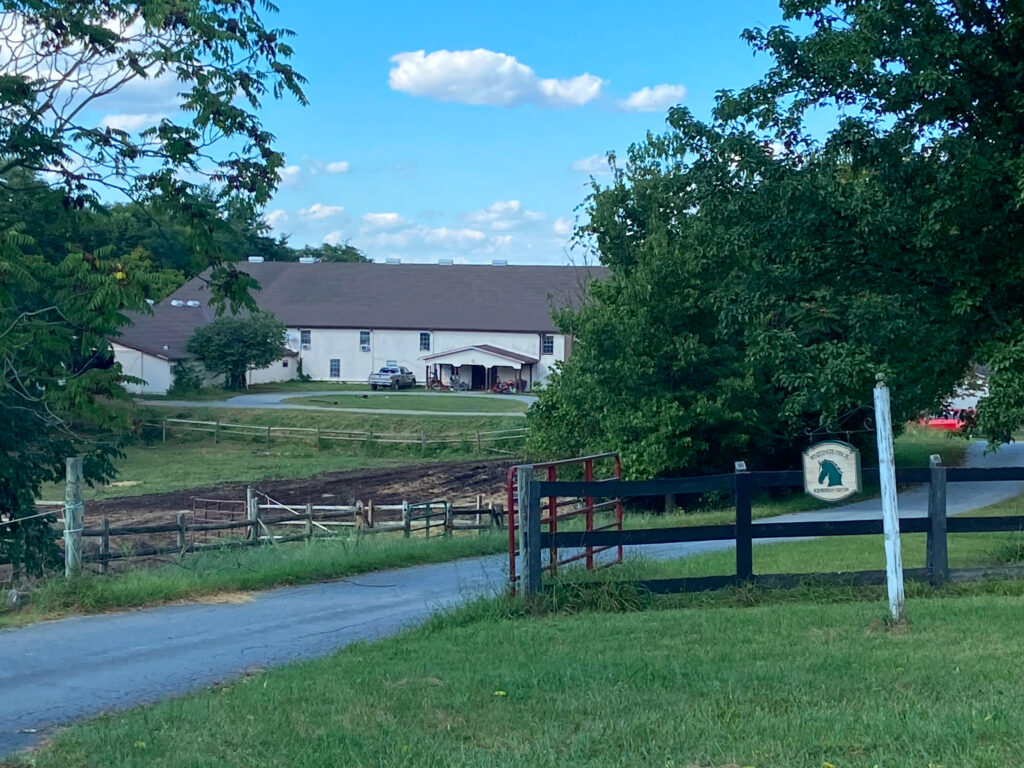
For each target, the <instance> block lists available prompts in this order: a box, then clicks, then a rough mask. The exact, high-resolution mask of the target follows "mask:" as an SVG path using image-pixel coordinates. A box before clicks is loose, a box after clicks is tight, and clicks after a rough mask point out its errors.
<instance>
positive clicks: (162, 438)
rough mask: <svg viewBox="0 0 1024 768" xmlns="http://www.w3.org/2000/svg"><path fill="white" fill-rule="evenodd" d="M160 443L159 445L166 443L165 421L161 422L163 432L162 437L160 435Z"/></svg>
mask: <svg viewBox="0 0 1024 768" xmlns="http://www.w3.org/2000/svg"><path fill="white" fill-rule="evenodd" d="M160 442H161V443H166V442H167V419H164V420H163V432H162V435H161V438H160Z"/></svg>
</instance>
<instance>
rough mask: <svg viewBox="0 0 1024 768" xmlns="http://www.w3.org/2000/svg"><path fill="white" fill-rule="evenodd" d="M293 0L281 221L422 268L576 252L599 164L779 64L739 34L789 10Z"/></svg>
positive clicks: (279, 130) (280, 131)
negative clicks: (677, 110) (573, 226)
mask: <svg viewBox="0 0 1024 768" xmlns="http://www.w3.org/2000/svg"><path fill="white" fill-rule="evenodd" d="M280 5H281V12H280V13H279V14H276V15H273V16H270V17H269V19H268V21H270V23H272V24H274V25H277V26H281V27H287V28H290V29H292V30H294V31H295V33H296V37H295V39H294V41H293V44H294V47H295V50H296V56H295V58H294V64H295V67H296V68H297V69H298V70H299V71H300V72H302V73H303V74H304V75H305V76H306V77H307V78H308V79H309V83H308V85H307V88H306V92H307V95H308V97H309V100H310V105H309V106H308V107H300V106H299V105H297V104H295V103H294V102H292V101H284V102H280V103H271V104H268V105H266V107H265V108H264V110H263V112H262V115H263V119H264V124H265V126H266V127H267V129H268V130H270V131H271V132H272V133H274V134H275V135H276V136H277V138H278V146H279V148H280V149H281V150H282V151H283V152H284V153H285V154H286V157H287V165H288V168H287V173H286V175H285V179H284V181H283V184H282V186H281V188H280V190H279V191H278V193H277V195H276V197H275V199H274V200H273V202H272V203H271V204H270V205H269V206H268V207H267V212H268V218H269V220H270V221H272V222H273V227H274V231H275V232H277V233H279V234H285V233H287V234H289V235H290V238H291V242H292V243H293V244H295V245H301V244H305V243H314V244H316V243H320V242H323V241H324V240H325V239H326V240H327V241H328V242H346V241H347V242H351V243H352V244H353V245H356V246H357V247H359V248H361V249H363V250H364V252H366V254H367V255H368V256H370V257H371V258H373V259H375V260H383V259H385V258H387V257H399V258H401V259H402V260H403V261H417V262H430V261H436V260H437V259H438V258H454V259H456V261H459V262H463V261H464V262H468V263H487V262H489V261H490V260H492V259H507V260H508V261H509V262H510V263H519V264H549V263H555V264H557V263H567V259H569V258H570V257H572V258H579V255H578V254H570V252H569V251H568V250H567V243H568V239H569V238H568V231H569V227H570V223H571V222H572V221H573V220H574V218H575V213H574V208H576V207H577V206H578V205H579V204H580V203H581V202H583V200H584V198H585V197H586V195H587V192H588V186H587V184H588V172H590V171H594V170H599V169H601V168H603V164H602V163H601V162H595V160H600V158H602V157H603V155H604V153H605V152H607V151H608V150H616V151H619V152H621V151H623V150H625V149H626V148H627V147H628V145H629V144H630V143H632V142H635V141H639V140H642V139H643V137H644V136H645V134H646V133H647V132H648V131H655V132H657V131H660V130H662V129H663V127H664V120H665V114H666V111H667V106H668V105H669V104H672V103H676V102H681V103H683V104H685V105H687V106H688V107H690V108H691V109H692V110H693V111H694V112H695V113H696V114H697V115H698V116H707V115H708V114H709V111H710V108H711V105H712V103H713V99H714V94H715V92H716V91H717V90H719V89H721V88H737V87H741V86H743V85H746V84H748V83H750V82H753V81H754V80H756V79H757V77H758V76H759V75H760V74H761V73H762V72H763V71H764V70H765V69H766V68H767V66H768V64H769V62H768V61H767V59H765V58H764V57H758V58H755V57H754V56H753V53H752V51H751V50H750V49H749V48H748V47H747V46H746V45H745V44H744V43H743V42H742V41H741V40H740V39H739V36H740V33H741V32H742V30H743V29H744V28H745V27H748V26H758V25H771V24H775V23H778V22H779V20H780V18H781V15H780V11H779V8H778V5H777V2H774V0H729V2H720V3H703V2H696V1H695V0H689V1H685V0H684V1H682V2H680V1H679V0H676V2H655V3H636V4H629V3H622V2H621V0H620V1H619V2H616V3H611V2H590V3H587V4H583V3H567V2H543V3H542V2H532V1H527V2H519V3H517V4H506V3H465V2H463V3H423V2H415V3H414V2H404V1H398V0H392V2H389V3H387V4H386V5H377V4H375V3H326V2H322V1H317V0H286V2H283V3H280ZM419 52H422V53H419ZM657 86H665V87H662V88H657ZM645 88H646V89H654V90H647V91H645V90H644V89H645ZM631 95H633V96H632V98H631ZM119 117H121V118H129V119H130V118H131V116H130V115H121V116H119ZM600 178H601V177H600V176H598V179H599V180H600Z"/></svg>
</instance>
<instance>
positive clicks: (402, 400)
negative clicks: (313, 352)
mask: <svg viewBox="0 0 1024 768" xmlns="http://www.w3.org/2000/svg"><path fill="white" fill-rule="evenodd" d="M285 402H286V403H291V404H293V405H316V406H319V407H321V408H368V409H371V410H406V411H449V412H477V413H481V412H486V413H525V412H526V406H527V404H526V403H524V402H522V401H521V400H502V399H499V398H496V397H477V396H476V395H449V394H440V393H435V392H425V393H421V394H405V393H399V394H396V395H394V396H392V395H390V394H380V395H374V396H373V397H366V398H364V397H363V396H362V395H359V394H339V395H332V396H330V397H291V398H288V399H287V400H285Z"/></svg>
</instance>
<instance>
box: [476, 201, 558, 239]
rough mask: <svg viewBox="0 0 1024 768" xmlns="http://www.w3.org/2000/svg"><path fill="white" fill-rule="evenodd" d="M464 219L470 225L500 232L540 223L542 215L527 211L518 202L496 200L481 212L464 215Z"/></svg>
mask: <svg viewBox="0 0 1024 768" xmlns="http://www.w3.org/2000/svg"><path fill="white" fill-rule="evenodd" d="M465 219H466V221H468V222H469V223H470V224H476V225H477V226H489V227H490V228H491V229H492V230H495V231H499V232H500V231H505V230H509V229H516V228H518V227H521V226H523V225H524V224H529V223H530V222H534V221H541V220H543V219H544V214H543V213H539V212H538V211H530V210H527V209H526V208H524V207H523V204H522V203H521V202H519V201H518V200H498V201H496V202H494V203H491V204H490V205H489V206H487V207H486V208H484V209H482V210H479V211H472V212H471V213H468V214H466V215H465Z"/></svg>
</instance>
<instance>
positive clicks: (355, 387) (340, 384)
mask: <svg viewBox="0 0 1024 768" xmlns="http://www.w3.org/2000/svg"><path fill="white" fill-rule="evenodd" d="M369 391H370V385H369V384H367V383H366V382H359V383H354V382H347V381H278V382H274V383H272V384H253V385H252V386H251V387H249V388H248V389H245V390H237V389H224V388H223V387H203V388H202V389H200V390H199V391H198V392H190V393H188V394H185V395H138V397H139V399H141V400H227V399H228V398H229V397H237V396H238V395H257V394H260V393H263V392H274V393H276V392H369Z"/></svg>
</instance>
